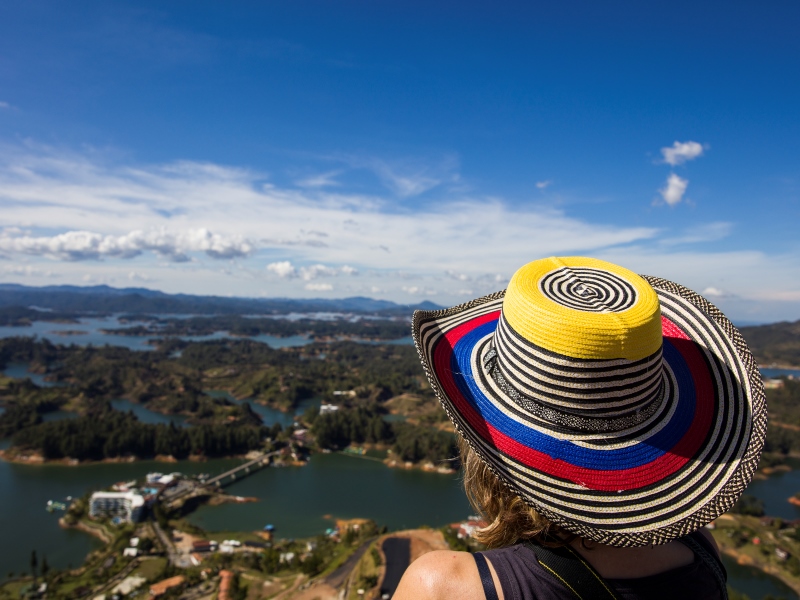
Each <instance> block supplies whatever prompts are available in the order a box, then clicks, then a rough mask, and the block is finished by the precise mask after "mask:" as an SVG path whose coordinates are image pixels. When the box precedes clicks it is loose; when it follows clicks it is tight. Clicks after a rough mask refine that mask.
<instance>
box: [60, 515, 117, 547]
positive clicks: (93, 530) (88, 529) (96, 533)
mask: <svg viewBox="0 0 800 600" xmlns="http://www.w3.org/2000/svg"><path fill="white" fill-rule="evenodd" d="M58 526H59V527H61V528H62V529H77V530H78V531H83V532H84V533H88V534H89V535H91V536H92V537H95V538H97V539H99V540H100V541H101V542H103V543H104V544H106V545H108V544H110V543H111V542H113V541H114V540H113V539H109V538H108V536H107V534H106V532H105V531H103V530H102V529H99V528H97V527H92V526H91V525H88V524H86V523H84V522H83V521H81V520H79V521H78V522H77V523H75V524H74V525H70V524H69V523H67V522H66V520H64V517H61V518H60V519H59V520H58Z"/></svg>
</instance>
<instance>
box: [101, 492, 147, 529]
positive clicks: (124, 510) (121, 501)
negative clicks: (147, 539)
mask: <svg viewBox="0 0 800 600" xmlns="http://www.w3.org/2000/svg"><path fill="white" fill-rule="evenodd" d="M143 509H144V497H143V496H142V495H141V494H138V493H136V492H133V491H128V492H95V493H94V494H92V497H91V498H90V499H89V516H90V517H94V518H109V517H110V518H118V519H120V520H122V521H129V522H131V523H136V522H138V521H139V520H140V519H141V518H142V511H143Z"/></svg>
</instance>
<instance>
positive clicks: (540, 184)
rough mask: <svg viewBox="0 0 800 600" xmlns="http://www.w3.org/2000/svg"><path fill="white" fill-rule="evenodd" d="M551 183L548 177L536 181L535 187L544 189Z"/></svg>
mask: <svg viewBox="0 0 800 600" xmlns="http://www.w3.org/2000/svg"><path fill="white" fill-rule="evenodd" d="M552 184H553V182H552V181H551V180H550V179H548V180H546V181H537V182H536V187H537V188H539V189H540V190H543V189H546V188H548V187H550V186H551V185H552Z"/></svg>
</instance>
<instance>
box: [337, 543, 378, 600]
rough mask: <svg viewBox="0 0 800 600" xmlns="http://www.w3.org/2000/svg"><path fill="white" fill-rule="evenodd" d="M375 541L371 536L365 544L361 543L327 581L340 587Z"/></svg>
mask: <svg viewBox="0 0 800 600" xmlns="http://www.w3.org/2000/svg"><path fill="white" fill-rule="evenodd" d="M374 541H375V538H374V537H373V538H370V539H368V540H367V541H366V542H364V543H363V544H361V545H360V546H359V547H358V548H356V551H355V552H353V553H352V554H351V555H350V556H348V557H347V560H346V561H344V562H343V563H342V564H341V565H339V567H338V568H337V569H335V570H334V571H333V573H331V574H330V575H328V576H327V577H326V578H325V583H326V584H328V585H329V586H331V587H333V588H337V589H338V588H339V587H340V586H341V585H342V584H343V583H344V580H345V579H347V577H348V576H349V575H350V573H351V571H352V570H353V568H354V567H355V566H356V563H357V562H358V561H359V559H360V558H361V557H362V556H364V553H365V552H366V551H367V549H368V548H369V545H370V544H371V543H372V542H374Z"/></svg>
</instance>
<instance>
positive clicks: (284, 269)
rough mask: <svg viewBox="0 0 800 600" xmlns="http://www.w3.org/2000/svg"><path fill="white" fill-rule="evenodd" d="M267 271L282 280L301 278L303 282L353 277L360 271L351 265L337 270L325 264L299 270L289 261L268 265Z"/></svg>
mask: <svg viewBox="0 0 800 600" xmlns="http://www.w3.org/2000/svg"><path fill="white" fill-rule="evenodd" d="M267 271H270V272H271V273H274V274H275V275H277V276H278V277H280V278H282V279H294V278H296V277H299V278H300V279H302V280H303V281H311V280H313V279H318V278H320V277H338V276H339V275H344V276H350V277H352V276H354V275H358V270H357V269H356V268H355V267H351V266H349V265H344V266H342V267H339V268H336V267H329V266H327V265H323V264H317V265H309V266H307V267H300V268H299V269H298V268H297V267H295V266H294V265H293V264H292V263H291V262H289V261H288V260H285V261H281V262H274V263H270V264H268V265H267Z"/></svg>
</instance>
